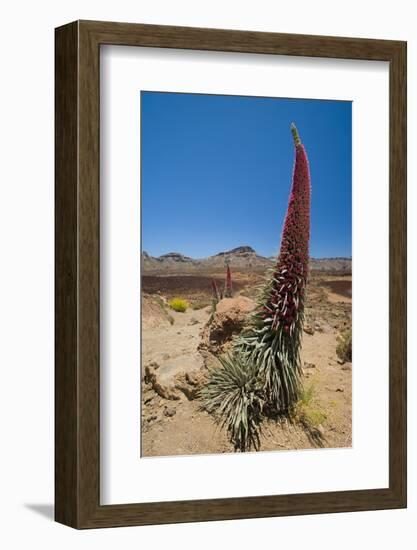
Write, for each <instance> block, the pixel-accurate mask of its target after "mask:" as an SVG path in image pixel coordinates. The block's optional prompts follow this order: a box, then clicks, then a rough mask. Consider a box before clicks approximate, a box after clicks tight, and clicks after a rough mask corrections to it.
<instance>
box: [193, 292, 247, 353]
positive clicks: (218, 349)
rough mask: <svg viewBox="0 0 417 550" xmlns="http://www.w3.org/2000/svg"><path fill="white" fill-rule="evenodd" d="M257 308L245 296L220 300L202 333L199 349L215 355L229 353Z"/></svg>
mask: <svg viewBox="0 0 417 550" xmlns="http://www.w3.org/2000/svg"><path fill="white" fill-rule="evenodd" d="M255 308H256V303H255V302H254V301H253V300H251V299H250V298H246V297H245V296H237V297H236V298H223V300H220V302H219V303H218V304H217V307H216V311H215V313H214V314H213V315H212V317H211V318H210V320H209V321H208V323H207V324H206V326H205V327H204V329H203V331H202V334H201V343H200V345H199V349H200V350H204V351H209V352H210V353H213V354H215V355H218V354H219V353H223V352H225V351H227V349H229V348H230V347H231V344H232V340H233V338H234V337H235V336H237V335H238V334H239V333H240V332H241V331H242V329H243V328H244V327H245V325H246V324H247V321H248V317H249V316H250V314H251V313H252V312H253V311H254V309H255Z"/></svg>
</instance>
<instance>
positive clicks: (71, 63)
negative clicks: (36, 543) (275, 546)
mask: <svg viewBox="0 0 417 550" xmlns="http://www.w3.org/2000/svg"><path fill="white" fill-rule="evenodd" d="M55 374H56V388H55V389H56V391H55V396H56V443H55V449H56V520H57V521H59V522H61V523H64V524H66V525H69V526H72V527H75V528H99V527H113V526H124V525H144V524H157V523H175V522H190V521H208V520H220V519H235V518H254V517H266V516H283V515H295V514H313V513H328V512H342V511H360V510H379V509H386V508H403V507H405V506H406V44H405V43H404V42H399V41H385V40H370V39H358V38H336V37H325V36H305V35H290V34H275V33H258V32H249V31H229V30H218V29H197V28H185V27H164V26H154V25H139V24H123V23H109V22H106V23H105V22H93V21H77V22H74V23H70V24H68V25H65V26H63V27H59V28H58V29H56V373H55Z"/></svg>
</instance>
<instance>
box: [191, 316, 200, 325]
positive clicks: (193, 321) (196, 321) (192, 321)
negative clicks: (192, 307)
mask: <svg viewBox="0 0 417 550" xmlns="http://www.w3.org/2000/svg"><path fill="white" fill-rule="evenodd" d="M198 323H199V321H198V320H197V319H196V318H195V317H191V319H190V322H189V323H188V324H189V325H198Z"/></svg>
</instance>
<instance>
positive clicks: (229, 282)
mask: <svg viewBox="0 0 417 550" xmlns="http://www.w3.org/2000/svg"><path fill="white" fill-rule="evenodd" d="M232 292H233V289H232V273H231V271H230V266H229V264H227V269H226V286H225V291H224V295H225V297H226V298H231V297H232Z"/></svg>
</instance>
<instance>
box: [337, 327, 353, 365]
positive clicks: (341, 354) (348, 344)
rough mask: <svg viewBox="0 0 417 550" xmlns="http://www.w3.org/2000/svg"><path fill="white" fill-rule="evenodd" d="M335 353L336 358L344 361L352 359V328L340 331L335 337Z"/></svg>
mask: <svg viewBox="0 0 417 550" xmlns="http://www.w3.org/2000/svg"><path fill="white" fill-rule="evenodd" d="M337 342H338V344H337V347H336V354H337V356H338V358H339V359H340V360H341V361H343V362H344V363H346V362H347V361H349V362H351V361H352V329H351V328H350V329H349V330H346V331H345V332H342V334H341V335H340V336H338V338H337Z"/></svg>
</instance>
